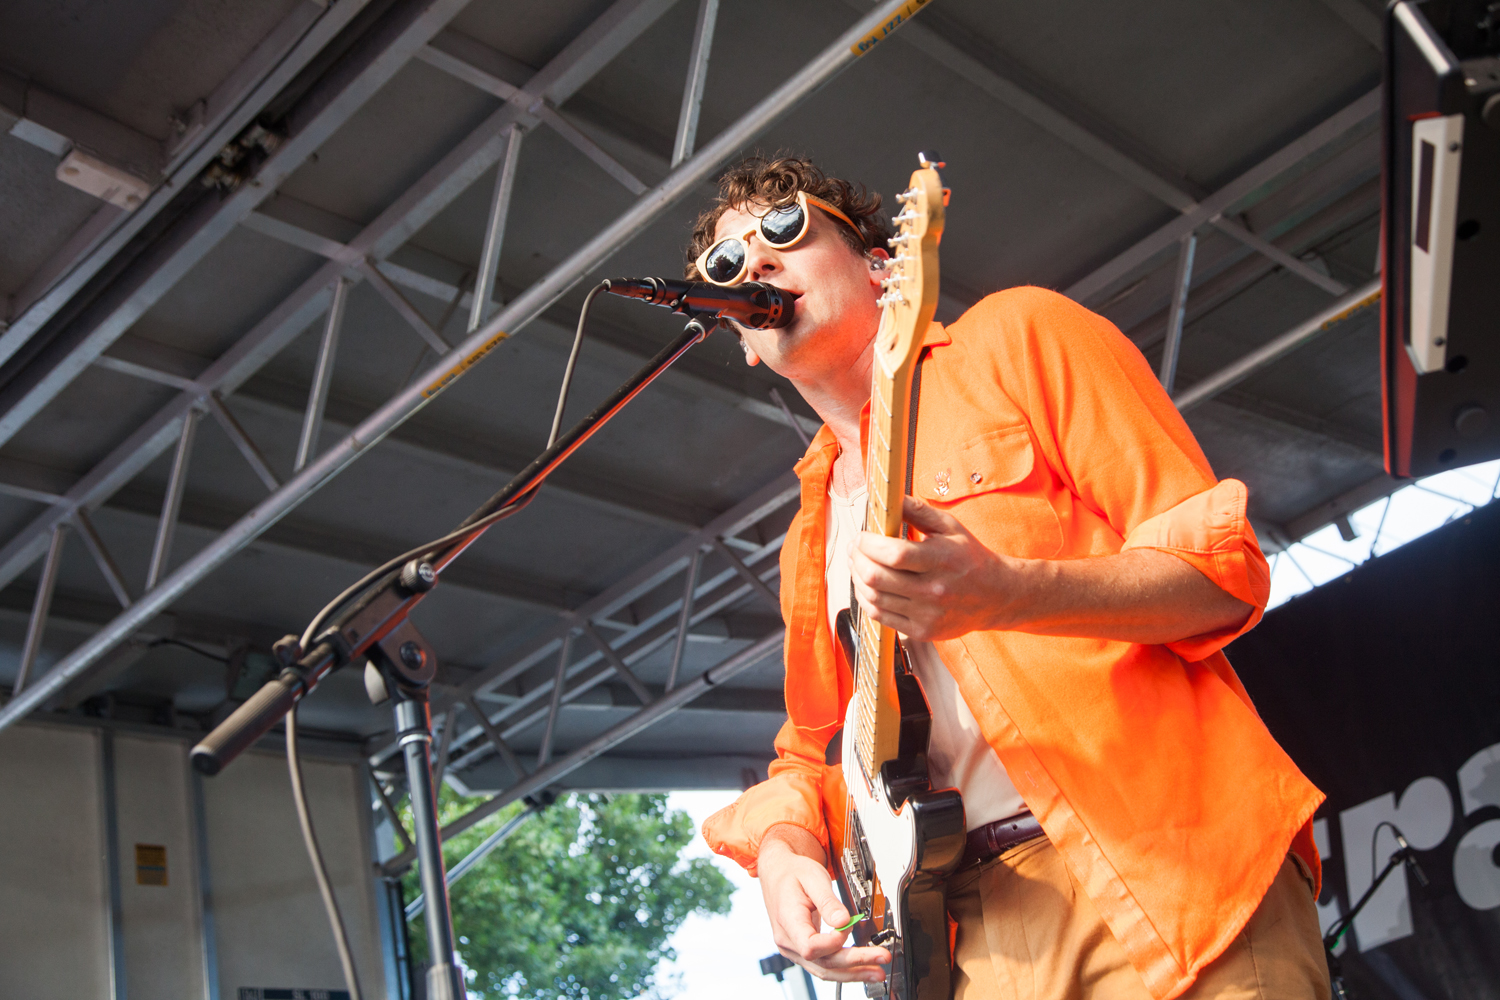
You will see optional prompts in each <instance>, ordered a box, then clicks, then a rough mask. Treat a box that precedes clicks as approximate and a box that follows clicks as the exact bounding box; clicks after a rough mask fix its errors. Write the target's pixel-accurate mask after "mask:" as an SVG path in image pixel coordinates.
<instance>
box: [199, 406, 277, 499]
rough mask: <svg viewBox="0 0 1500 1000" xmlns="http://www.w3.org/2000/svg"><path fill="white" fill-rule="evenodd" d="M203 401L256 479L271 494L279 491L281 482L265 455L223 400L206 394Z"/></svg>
mask: <svg viewBox="0 0 1500 1000" xmlns="http://www.w3.org/2000/svg"><path fill="white" fill-rule="evenodd" d="M203 401H204V402H205V403H207V404H208V412H209V413H212V414H213V415H214V419H215V420H217V421H218V422H219V426H220V427H222V428H223V429H224V433H225V434H228V435H229V440H230V442H231V443H232V444H233V445H234V446H235V448H237V449H239V453H240V454H241V455H243V456H245V461H246V462H249V463H250V468H251V469H253V470H254V472H255V475H256V477H257V478H259V479H260V481H261V482H262V483H265V485H266V489H268V490H270V491H271V492H272V493H275V492H276V491H277V490H279V489H280V488H281V480H279V479H277V478H276V473H275V472H273V471H271V463H270V462H267V461H266V456H265V453H263V452H262V451H261V450H260V448H259V447H257V446H256V444H255V442H254V441H252V440H251V439H250V435H249V434H247V433H246V432H245V428H243V427H241V426H240V422H239V421H238V420H236V419H235V418H234V414H233V413H231V412H230V410H229V407H228V406H226V405H225V404H224V400H222V399H220V398H219V394H218V393H217V392H210V393H207V394H206V395H204V397H203Z"/></svg>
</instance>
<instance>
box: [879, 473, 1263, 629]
mask: <svg viewBox="0 0 1500 1000" xmlns="http://www.w3.org/2000/svg"><path fill="white" fill-rule="evenodd" d="M903 514H904V516H905V519H906V522H907V524H909V525H911V526H912V527H913V528H915V529H917V531H918V532H920V534H919V535H918V536H916V537H915V539H914V540H910V541H908V540H906V539H901V538H885V537H883V536H881V535H878V534H873V533H870V532H865V533H864V534H863V535H861V536H860V540H859V545H858V547H857V548H856V550H855V553H854V562H853V576H854V591H855V595H856V596H857V597H858V598H859V603H860V607H861V609H862V610H863V612H864V613H865V614H867V615H870V616H871V617H872V618H874V620H876V621H878V622H880V623H881V624H882V625H888V626H890V627H891V628H893V629H895V630H896V631H898V632H900V633H901V634H903V635H905V636H907V637H908V638H911V639H916V640H918V641H935V640H940V639H956V638H958V637H959V636H961V635H966V634H967V633H969V632H977V631H985V630H991V629H1005V630H1011V631H1020V632H1031V633H1035V634H1038V635H1061V636H1084V637H1089V638H1097V639H1118V640H1123V641H1126V642H1138V643H1145V644H1157V643H1166V642H1177V641H1180V640H1182V639H1187V638H1189V637H1191V636H1195V635H1202V634H1204V633H1208V632H1216V631H1218V630H1220V629H1226V628H1230V627H1233V626H1236V625H1240V624H1242V623H1243V622H1244V621H1245V619H1246V618H1248V617H1249V615H1250V612H1251V610H1252V609H1251V607H1250V605H1249V604H1246V603H1245V602H1244V601H1241V600H1239V599H1238V598H1236V597H1234V596H1232V595H1231V594H1229V593H1228V592H1226V591H1224V590H1223V589H1221V588H1220V587H1218V586H1217V585H1216V584H1214V583H1213V582H1212V581H1211V580H1209V579H1208V577H1206V576H1204V575H1203V574H1202V573H1200V572H1198V570H1196V569H1194V568H1193V567H1192V566H1190V565H1188V564H1187V563H1186V562H1184V561H1182V560H1181V559H1178V558H1177V557H1176V556H1173V555H1171V554H1170V553H1167V552H1163V551H1160V550H1158V549H1129V550H1126V551H1124V552H1119V553H1116V554H1114V555H1108V556H1097V557H1093V558H1088V559H1018V558H1015V557H1013V556H1006V555H1001V554H999V553H996V552H991V551H990V550H989V549H987V548H985V547H984V545H983V544H982V543H981V542H980V541H979V540H978V539H977V538H975V537H974V535H973V534H972V533H970V532H969V530H968V529H967V528H965V527H964V526H963V525H962V524H961V523H959V521H958V519H957V518H955V517H954V516H953V515H951V514H948V513H946V512H945V511H941V510H938V509H937V508H935V507H933V506H931V505H930V504H928V503H926V502H925V501H922V500H919V499H916V498H913V497H907V498H906V501H905V506H904V509H903Z"/></svg>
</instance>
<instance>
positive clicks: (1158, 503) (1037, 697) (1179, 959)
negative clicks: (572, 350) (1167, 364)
mask: <svg viewBox="0 0 1500 1000" xmlns="http://www.w3.org/2000/svg"><path fill="white" fill-rule="evenodd" d="M959 197H960V198H961V197H962V195H961V194H960V195H959ZM879 207H880V199H879V198H878V197H877V196H870V195H867V194H866V193H865V191H864V189H863V188H862V187H855V186H854V185H851V184H849V183H847V182H845V181H841V180H837V179H833V178H829V177H826V176H825V175H824V174H823V173H822V172H821V171H820V170H819V169H818V168H817V167H816V166H814V165H813V164H812V163H811V162H809V161H807V160H805V159H800V158H780V159H775V160H769V161H768V160H764V159H760V158H755V159H751V160H747V161H746V162H744V163H741V164H740V165H738V166H736V167H734V168H733V169H731V170H730V171H729V172H728V173H727V174H726V175H725V176H724V177H723V179H722V180H721V182H720V187H719V198H718V200H717V202H716V203H715V205H714V206H713V208H711V209H710V210H709V211H708V212H707V213H705V214H704V215H703V216H702V217H701V218H700V219H699V220H698V224H697V226H696V228H695V230H694V233H693V244H692V249H691V250H690V252H689V257H690V259H692V260H693V261H695V263H694V264H693V265H692V266H691V267H690V268H689V277H692V278H696V279H700V280H701V279H706V280H709V281H713V282H715V283H717V284H721V285H731V284H736V283H738V282H741V281H761V282H766V283H768V284H772V285H776V286H777V287H779V288H781V289H784V290H786V291H789V292H794V293H796V294H797V295H798V296H800V297H799V298H797V300H796V306H795V308H796V314H795V318H794V319H793V321H792V323H791V324H790V325H788V326H786V327H784V328H781V329H776V330H748V329H745V330H739V331H738V332H739V335H740V338H741V342H742V344H743V346H744V351H745V360H746V362H747V363H748V364H751V365H755V364H759V363H761V362H764V363H766V364H767V365H769V366H770V367H771V368H772V369H773V370H774V371H776V372H777V373H779V374H781V375H784V376H785V377H787V378H788V379H790V380H791V381H792V384H793V385H795V386H796V388H797V390H798V391H799V392H801V393H802V396H803V398H804V399H806V400H807V402H808V404H809V405H811V406H812V408H813V409H814V410H815V411H817V413H818V415H819V416H820V417H822V419H823V422H824V427H823V428H822V429H821V430H820V431H819V432H818V435H817V437H816V438H815V439H814V440H813V442H812V445H811V447H810V448H809V449H808V450H807V454H806V455H805V456H804V457H803V458H802V460H801V462H799V463H798V465H797V467H796V470H797V474H798V476H799V477H800V479H801V482H802V506H801V510H800V511H799V513H798V515H797V517H796V519H795V520H794V521H793V523H792V525H791V527H790V529H789V530H788V533H787V537H786V542H785V544H784V546H783V548H782V553H781V569H782V572H781V603H782V614H783V616H784V617H785V619H786V626H787V639H786V649H785V659H786V670H787V676H786V703H787V711H788V715H789V718H788V720H787V723H786V725H785V726H783V727H782V729H781V732H780V734H779V735H778V737H777V739H776V749H777V759H776V761H775V762H774V763H773V764H772V765H771V767H770V769H769V777H768V780H766V781H764V782H762V783H760V784H758V785H756V786H755V787H753V788H751V789H750V790H749V791H747V792H746V793H745V794H744V795H742V796H741V797H740V798H739V799H738V800H737V801H736V802H735V803H734V805H732V806H730V807H729V808H727V809H725V810H723V811H721V812H719V813H717V814H715V815H714V816H713V817H711V818H710V819H709V820H708V822H707V823H706V824H705V825H704V835H705V837H706V838H707V840H708V842H709V844H710V845H711V846H712V847H713V849H714V850H715V851H717V852H718V853H720V854H723V855H726V856H728V857H730V858H732V859H734V860H735V861H737V862H738V863H739V864H741V865H743V866H744V867H745V868H746V869H748V870H749V871H750V872H751V873H752V874H756V875H758V877H759V878H760V882H761V889H762V892H763V893H764V896H765V903H766V910H767V912H768V914H769V916H770V919H771V925H772V928H773V930H774V932H775V936H776V943H777V946H778V947H779V948H780V949H781V951H782V953H783V954H785V955H787V956H788V957H790V958H792V959H794V960H795V961H797V962H798V963H799V964H801V965H802V966H804V967H805V968H807V969H809V970H810V971H811V972H813V973H814V974H816V975H818V976H820V977H822V978H824V979H830V980H838V981H845V982H857V981H863V982H876V981H879V980H880V979H882V978H883V972H882V969H881V964H882V963H888V962H889V961H890V955H889V953H888V952H886V951H885V949H883V948H878V947H848V948H846V947H844V943H845V938H846V936H847V935H846V934H840V933H836V932H832V931H829V930H824V929H823V927H822V925H824V924H826V925H828V926H829V927H839V926H842V925H844V924H845V923H847V922H848V920H849V914H848V913H847V911H846V910H845V908H844V906H843V905H842V904H841V903H840V902H839V899H838V896H837V894H836V893H835V891H834V889H833V886H832V883H831V880H830V874H829V860H828V859H829V853H830V844H829V837H830V827H831V826H833V827H837V828H841V827H842V813H843V809H844V784H843V777H842V774H841V772H840V769H839V768H838V767H837V766H836V765H830V764H828V763H826V761H827V759H828V757H827V751H828V746H829V743H830V740H831V739H833V738H835V734H836V733H837V732H838V730H839V728H840V726H841V724H842V720H843V717H844V710H845V706H846V705H847V703H848V701H849V698H850V696H851V693H852V692H851V688H852V680H851V675H850V671H849V665H848V663H847V662H846V661H845V660H844V657H843V654H842V652H840V651H839V650H838V648H837V643H836V641H835V640H834V637H833V631H832V626H833V621H834V618H835V616H836V615H837V614H838V612H839V611H841V610H842V609H843V608H844V607H846V606H847V604H848V601H849V593H850V583H851V580H852V583H853V589H854V592H855V594H856V595H857V597H858V600H859V603H860V608H861V610H862V611H863V613H864V614H867V615H870V616H872V617H873V618H874V619H876V620H877V621H879V622H881V623H883V624H886V625H889V626H891V627H892V628H894V629H896V630H897V631H898V632H900V633H901V634H902V636H904V637H905V644H906V648H907V649H908V653H909V657H910V660H911V662H912V664H913V668H914V670H915V672H916V673H917V675H918V677H919V678H920V679H921V681H922V685H923V688H924V690H925V692H926V695H927V699H928V701H929V703H930V705H931V708H932V713H933V733H932V739H931V746H930V753H929V757H930V765H931V769H932V772H933V779H934V785H935V786H936V787H956V788H958V789H959V790H960V791H961V792H962V793H963V800H964V807H965V812H966V820H967V825H968V829H969V836H968V841H967V844H968V846H967V851H966V854H965V858H964V862H963V864H962V866H961V867H960V868H959V870H958V871H957V872H956V873H955V874H954V876H953V877H952V878H951V879H950V880H949V883H948V886H949V913H950V916H951V918H952V920H953V921H954V923H955V924H956V934H955V938H954V952H953V954H954V959H955V983H956V986H955V997H958V998H962V1000H1001V998H1005V1000H1009V998H1012V997H1014V998H1019V1000H1027V998H1036V1000H1062V998H1110V1000H1130V998H1141V1000H1146V998H1152V997H1154V998H1156V1000H1168V998H1172V997H1191V998H1200V997H1235V998H1240V997H1246V998H1248V997H1258V998H1259V997H1263V998H1268V1000H1270V998H1274V1000H1287V998H1309V1000H1311V998H1314V997H1316V998H1318V1000H1322V998H1324V997H1326V996H1327V995H1328V978H1327V971H1326V967H1325V964H1324V958H1323V951H1322V947H1321V943H1320V941H1319V934H1318V922H1317V914H1316V910H1315V907H1314V899H1315V895H1316V892H1317V884H1318V878H1319V862H1318V854H1317V850H1316V848H1315V847H1314V846H1313V841H1312V833H1311V821H1312V815H1313V812H1314V810H1316V809H1317V807H1318V804H1319V803H1320V802H1321V801H1322V795H1321V794H1320V793H1319V792H1318V790H1317V789H1316V788H1314V787H1313V786H1312V784H1311V783H1309V782H1308V780H1307V779H1306V778H1305V777H1303V775H1302V774H1301V772H1299V771H1298V769H1297V767H1296V766H1295V765H1294V764H1293V763H1292V761H1291V760H1290V759H1289V758H1288V757H1287V755H1286V754H1285V752H1283V751H1282V749H1281V748H1280V747H1279V746H1278V745H1277V744H1276V742H1275V740H1273V739H1272V738H1271V736H1270V734H1269V733H1268V732H1267V731H1266V728H1265V726H1264V725H1263V724H1262V723H1261V721H1260V718H1259V717H1258V716H1257V715H1256V713H1255V709H1254V708H1253V707H1252V705H1251V704H1250V699H1249V697H1248V695H1247V694H1246V693H1245V689H1244V688H1243V687H1242V686H1241V684H1240V682H1239V679H1238V678H1237V677H1236V676H1235V673H1234V671H1233V670H1232V669H1231V668H1230V666H1229V663H1228V661H1227V660H1226V659H1225V658H1224V654H1223V653H1222V652H1220V650H1221V649H1222V647H1223V646H1225V645H1226V644H1227V643H1228V642H1229V641H1230V640H1232V639H1233V638H1235V637H1236V636H1237V635H1239V634H1240V633H1242V632H1244V631H1245V630H1247V629H1249V628H1250V627H1251V626H1253V625H1254V624H1255V623H1256V622H1257V621H1258V620H1259V619H1260V616H1261V614H1262V612H1263V610H1264V607H1265V602H1266V597H1267V594H1268V591H1269V575H1268V573H1267V568H1266V561H1265V558H1264V556H1263V555H1262V554H1261V552H1260V549H1259V547H1258V545H1257V543H1256V540H1255V534H1254V531H1253V530H1252V529H1251V527H1250V524H1249V523H1248V521H1247V520H1246V517H1245V499H1246V494H1245V487H1244V484H1242V483H1240V482H1238V481H1236V480H1232V479H1229V480H1224V481H1222V482H1220V481H1218V480H1216V479H1215V478H1214V475H1213V473H1212V471H1211V470H1210V469H1209V466H1208V462H1207V460H1206V459H1205V458H1204V456H1203V453H1202V451H1201V450H1200V449H1199V447H1198V444H1197V442H1196V441H1195V440H1194V439H1193V436H1192V434H1191V432H1190V431H1189V430H1188V428H1187V425H1186V424H1185V423H1184V422H1183V420H1182V418H1181V417H1180V416H1179V415H1178V413H1177V411H1176V409H1175V408H1174V407H1173V405H1172V403H1171V400H1170V399H1169V398H1168V397H1167V395H1166V394H1165V393H1164V392H1163V391H1162V389H1161V387H1160V385H1158V383H1157V382H1156V380H1155V378H1154V377H1153V376H1152V373H1151V370H1150V368H1149V367H1148V366H1147V364H1146V361H1145V359H1144V358H1143V357H1142V356H1141V354H1140V353H1139V352H1138V351H1137V350H1136V348H1135V347H1134V346H1133V345H1132V344H1131V343H1130V342H1129V341H1128V340H1126V339H1125V337H1124V336H1122V335H1121V334H1120V332H1119V331H1118V330H1117V329H1115V327H1114V326H1113V325H1111V324H1110V323H1109V322H1108V321H1106V320H1104V319H1103V318H1101V317H1099V316H1096V315H1094V314H1093V313H1091V312H1089V311H1088V310H1086V309H1084V308H1082V307H1081V306H1079V305H1077V304H1076V303H1074V302H1071V301H1069V300H1068V299H1066V298H1064V297H1062V296H1061V295H1058V294H1056V293H1054V292H1050V291H1046V290H1044V289H1040V288H1014V289H1010V290H1008V291H1004V292H1000V293H997V294H994V295H991V296H989V297H987V298H986V299H984V300H983V301H982V302H980V303H979V304H978V305H976V306H975V307H974V308H972V309H970V310H969V311H968V312H967V313H966V314H964V316H963V317H962V318H961V319H959V320H958V321H957V322H955V323H953V324H952V325H951V326H948V327H943V326H940V325H939V324H937V323H933V324H932V326H931V327H930V328H929V330H928V332H927V335H926V339H925V342H924V347H923V362H922V367H921V377H920V395H919V406H918V422H917V433H916V446H915V452H914V460H913V480H912V481H913V488H912V493H913V496H912V497H911V498H909V499H908V500H907V501H906V507H905V518H906V521H907V523H908V524H909V525H911V527H912V528H914V529H916V531H917V534H916V535H914V537H913V540H909V541H908V540H903V539H894V538H885V537H881V536H878V535H873V534H861V533H860V527H861V525H862V523H863V517H864V507H865V485H864V454H863V448H862V445H861V431H862V429H863V428H864V426H865V421H866V420H867V418H868V413H869V409H868V403H869V398H870V387H871V362H872V356H873V343H874V338H875V332H876V329H877V327H878V325H879V321H880V307H879V306H878V305H877V303H876V300H877V299H878V298H879V296H880V294H881V287H880V282H881V279H882V278H883V277H884V276H885V273H886V272H885V264H884V262H885V261H886V260H887V259H888V254H887V252H886V249H885V247H886V242H885V241H886V238H887V237H888V236H889V235H890V228H889V225H888V223H887V222H886V220H885V218H884V217H882V216H881V215H880V214H879ZM997 238H998V234H997Z"/></svg>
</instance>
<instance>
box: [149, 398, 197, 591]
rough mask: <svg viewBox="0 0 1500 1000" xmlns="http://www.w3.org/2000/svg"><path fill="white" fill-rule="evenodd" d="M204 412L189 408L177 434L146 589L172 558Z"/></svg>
mask: <svg viewBox="0 0 1500 1000" xmlns="http://www.w3.org/2000/svg"><path fill="white" fill-rule="evenodd" d="M202 416H203V412H202V411H201V410H198V409H197V408H194V409H192V410H189V411H188V413H187V416H186V417H184V418H183V421H182V434H181V435H180V436H179V437H178V438H177V454H176V455H174V456H173V458H172V474H171V476H170V477H169V478H168V479H167V492H166V495H165V496H163V497H162V501H161V520H160V521H158V522H157V525H156V543H155V544H154V545H153V546H152V547H151V567H150V568H149V569H148V570H147V571H146V589H147V590H150V589H151V588H152V587H155V586H156V582H157V581H158V580H160V579H161V577H162V573H164V572H165V571H166V568H167V564H168V563H169V562H170V561H171V559H172V539H173V538H174V537H175V536H176V534H177V515H178V514H179V513H180V512H181V511H182V495H183V493H185V492H186V491H187V475H188V462H189V461H190V460H191V459H192V456H193V439H194V438H195V437H196V436H197V433H198V420H199V418H201V417H202Z"/></svg>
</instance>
